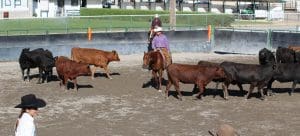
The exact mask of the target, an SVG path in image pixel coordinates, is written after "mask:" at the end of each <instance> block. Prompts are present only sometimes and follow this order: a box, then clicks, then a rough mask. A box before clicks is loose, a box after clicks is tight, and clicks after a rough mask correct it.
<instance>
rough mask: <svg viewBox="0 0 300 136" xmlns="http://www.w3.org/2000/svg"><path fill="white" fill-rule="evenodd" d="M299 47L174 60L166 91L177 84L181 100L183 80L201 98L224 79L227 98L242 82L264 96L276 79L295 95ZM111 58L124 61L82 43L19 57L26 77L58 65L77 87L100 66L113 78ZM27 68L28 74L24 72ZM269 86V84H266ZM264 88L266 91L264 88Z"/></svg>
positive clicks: (63, 79)
mask: <svg viewBox="0 0 300 136" xmlns="http://www.w3.org/2000/svg"><path fill="white" fill-rule="evenodd" d="M298 50H299V49H298V48H297V47H289V48H284V47H278V48H277V50H276V55H274V54H273V53H272V52H271V51H270V50H268V49H265V48H264V49H262V50H260V51H259V63H260V64H241V63H235V62H227V61H225V62H222V63H213V62H207V61H199V62H198V64H197V65H188V64H176V63H173V64H171V65H169V66H168V67H166V71H167V74H168V84H167V86H166V91H165V95H166V97H168V96H169V94H168V92H169V89H170V87H171V85H174V86H175V90H176V91H177V92H178V94H179V97H178V98H179V99H180V100H181V99H182V94H181V92H180V89H179V82H182V83H188V84H194V85H195V88H198V89H199V93H198V95H197V98H201V95H202V94H203V92H204V91H205V87H206V85H207V84H208V83H210V82H211V81H214V82H217V83H220V82H221V83H222V87H223V93H224V99H228V87H229V85H230V84H234V85H238V87H239V88H240V90H241V91H243V87H242V85H243V84H250V88H249V91H248V94H247V95H246V98H247V99H248V98H249V95H250V94H251V93H252V91H253V89H254V88H255V87H257V89H258V91H259V92H260V94H261V99H264V96H265V94H269V91H268V90H271V86H272V83H273V82H274V81H275V80H277V81H279V82H293V85H292V89H291V91H289V94H290V95H292V93H293V91H294V89H295V86H296V84H297V83H298V82H300V74H298V71H300V52H298ZM275 56H276V58H275ZM111 61H120V59H119V56H118V53H117V52H116V51H111V52H108V51H102V50H97V49H90V48H78V47H75V48H72V50H71V59H69V58H67V57H64V56H58V57H53V55H52V53H51V52H50V51H49V50H44V49H42V48H39V49H35V50H32V51H30V49H29V48H24V49H23V50H22V52H21V55H20V58H19V64H20V68H21V71H22V78H23V80H24V81H25V80H26V79H27V80H28V81H29V80H30V78H29V74H30V68H38V69H39V80H38V83H42V82H44V81H45V80H46V81H47V82H48V81H49V80H50V77H51V76H52V73H53V72H52V69H53V67H56V71H57V74H58V78H59V79H60V86H61V87H64V88H67V85H66V84H67V82H68V80H71V81H73V83H74V89H76V90H77V89H78V88H77V80H76V78H77V77H78V76H81V75H91V77H92V78H94V73H95V70H96V68H97V67H101V68H104V70H105V72H106V75H107V77H108V78H110V79H111V77H110V75H109V69H108V64H109V63H110V62H111ZM144 61H145V60H144ZM148 65H151V64H148ZM26 69H27V76H24V71H25V70H26ZM155 78H157V77H155ZM266 86H267V88H265V87H266ZM264 89H266V91H263V90H264ZM272 93H273V91H272Z"/></svg>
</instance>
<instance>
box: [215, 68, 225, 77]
mask: <svg viewBox="0 0 300 136" xmlns="http://www.w3.org/2000/svg"><path fill="white" fill-rule="evenodd" d="M214 68H215V75H216V77H217V78H225V77H226V74H225V72H224V69H223V68H221V67H214Z"/></svg>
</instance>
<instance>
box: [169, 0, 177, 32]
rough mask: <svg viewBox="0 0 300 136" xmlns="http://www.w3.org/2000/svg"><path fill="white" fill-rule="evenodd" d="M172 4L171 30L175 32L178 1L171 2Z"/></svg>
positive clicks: (170, 0)
mask: <svg viewBox="0 0 300 136" xmlns="http://www.w3.org/2000/svg"><path fill="white" fill-rule="evenodd" d="M169 3H170V29H171V30H175V26H176V0H169Z"/></svg>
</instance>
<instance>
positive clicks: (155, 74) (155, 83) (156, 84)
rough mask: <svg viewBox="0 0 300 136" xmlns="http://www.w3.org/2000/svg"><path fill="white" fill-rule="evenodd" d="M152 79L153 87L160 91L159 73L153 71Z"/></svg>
mask: <svg viewBox="0 0 300 136" xmlns="http://www.w3.org/2000/svg"><path fill="white" fill-rule="evenodd" d="M152 77H153V80H154V83H153V86H154V87H155V88H156V89H158V79H157V78H158V77H157V71H154V70H152Z"/></svg>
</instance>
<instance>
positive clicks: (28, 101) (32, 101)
mask: <svg viewBox="0 0 300 136" xmlns="http://www.w3.org/2000/svg"><path fill="white" fill-rule="evenodd" d="M45 106H46V102H45V101H44V100H42V99H39V98H36V97H35V95H34V94H28V95H24V96H22V98H21V104H18V105H17V106H15V108H42V107H45Z"/></svg>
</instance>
